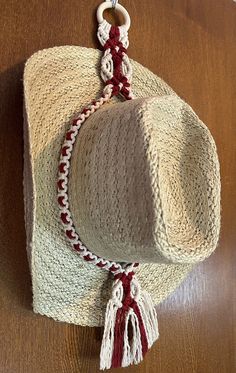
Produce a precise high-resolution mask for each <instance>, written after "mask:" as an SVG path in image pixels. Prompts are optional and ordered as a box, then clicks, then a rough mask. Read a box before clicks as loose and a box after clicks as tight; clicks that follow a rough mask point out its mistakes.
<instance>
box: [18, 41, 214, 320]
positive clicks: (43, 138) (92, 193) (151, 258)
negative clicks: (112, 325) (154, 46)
mask: <svg viewBox="0 0 236 373" xmlns="http://www.w3.org/2000/svg"><path fill="white" fill-rule="evenodd" d="M100 58H101V54H100V52H99V51H98V50H94V49H87V48H82V47H71V46H64V47H55V48H51V49H46V50H42V51H39V52H37V53H36V54H34V55H33V56H32V57H31V58H30V59H29V60H28V61H27V63H26V67H25V72H24V93H25V107H26V115H25V171H24V187H25V211H26V229H27V247H28V252H29V258H30V265H31V273H32V284H33V307H34V311H35V312H37V313H40V314H43V315H47V316H50V317H52V318H54V319H57V320H61V321H66V322H71V323H75V324H80V325H89V326H98V325H102V324H103V321H104V310H105V305H106V302H107V300H108V298H109V290H110V281H108V274H107V273H106V272H105V271H103V270H101V269H99V268H97V267H94V266H92V265H90V263H88V262H86V261H83V260H82V259H81V258H80V257H79V256H78V254H77V253H76V252H73V250H71V245H70V243H69V242H68V241H67V239H66V237H65V234H64V231H63V228H62V224H61V221H60V217H59V208H58V202H57V188H56V182H57V172H58V171H57V170H58V161H59V153H60V149H61V145H62V143H63V139H64V136H65V133H66V130H67V129H68V127H69V122H70V120H71V118H73V117H74V116H75V114H76V113H78V112H80V111H81V109H82V108H83V107H84V106H85V105H86V104H88V103H90V101H91V99H92V98H96V97H100V95H101V92H102V88H103V83H102V82H101V80H100V77H99V66H100ZM131 63H132V67H133V80H132V89H133V92H134V94H135V96H136V97H137V99H135V100H131V101H127V102H122V101H121V100H120V99H118V98H117V97H113V98H112V99H111V100H110V102H109V103H107V104H105V105H104V107H102V108H101V109H99V110H98V111H97V112H96V113H94V114H93V115H92V116H91V117H90V118H88V119H87V121H86V123H85V124H84V127H83V128H82V129H81V131H80V136H79V139H76V143H75V146H74V151H73V157H72V164H71V178H70V184H69V190H70V195H71V197H70V198H71V211H72V214H73V219H74V221H75V224H76V228H77V229H78V231H79V232H80V236H81V239H82V241H83V242H84V243H85V244H86V246H87V247H89V249H90V250H91V251H94V252H95V253H96V254H97V255H100V256H103V257H106V258H108V259H112V260H116V261H122V262H130V261H138V262H141V263H142V264H140V267H139V268H138V270H137V277H138V279H139V282H140V283H141V285H142V287H143V288H145V289H146V290H147V291H149V293H150V294H151V295H152V297H153V300H154V302H155V303H156V304H157V303H159V302H161V301H162V300H163V299H164V298H166V297H167V295H168V294H169V293H170V292H171V291H173V290H174V289H175V288H176V287H177V286H178V285H179V283H180V282H181V281H182V280H183V278H184V277H185V276H186V274H187V273H188V272H189V271H190V269H191V267H192V263H196V262H198V261H200V260H203V259H204V258H206V257H208V256H209V255H210V254H211V252H212V251H213V250H214V249H215V247H216V244H217V240H218V236H219V228H220V176H219V163H218V158H217V153H216V147H215V144H214V141H213V139H212V136H211V134H210V132H209V130H208V129H207V127H206V126H205V125H204V124H203V123H202V122H201V121H200V119H199V118H198V117H197V116H196V114H195V113H194V112H193V110H192V109H191V108H190V107H189V106H188V105H187V104H186V103H185V102H184V101H182V100H181V99H180V98H179V97H178V96H177V95H176V94H175V93H174V92H173V91H172V89H171V88H170V87H169V86H167V84H165V83H164V82H163V81H162V80H161V79H160V78H158V77H157V76H155V75H154V74H153V73H152V72H150V71H149V70H148V69H146V68H144V67H143V66H141V65H140V64H138V63H137V62H134V61H131Z"/></svg>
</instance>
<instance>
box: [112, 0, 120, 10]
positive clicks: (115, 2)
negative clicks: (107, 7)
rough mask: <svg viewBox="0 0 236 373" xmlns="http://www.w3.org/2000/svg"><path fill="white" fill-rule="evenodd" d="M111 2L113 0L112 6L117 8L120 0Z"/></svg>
mask: <svg viewBox="0 0 236 373" xmlns="http://www.w3.org/2000/svg"><path fill="white" fill-rule="evenodd" d="M111 2H112V8H115V7H116V5H117V3H118V0H111Z"/></svg>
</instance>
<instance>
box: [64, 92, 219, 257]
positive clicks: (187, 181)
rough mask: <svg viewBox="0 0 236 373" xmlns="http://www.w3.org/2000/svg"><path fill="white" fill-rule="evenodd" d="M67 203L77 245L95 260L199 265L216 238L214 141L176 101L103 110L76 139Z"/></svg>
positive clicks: (144, 102) (163, 99) (171, 97)
mask: <svg viewBox="0 0 236 373" xmlns="http://www.w3.org/2000/svg"><path fill="white" fill-rule="evenodd" d="M212 186H213V189H212ZM69 199H70V206H71V211H72V215H73V221H74V222H75V226H76V228H77V231H78V232H80V236H81V239H82V242H84V243H85V244H86V245H87V246H88V247H89V248H90V250H91V251H93V252H95V253H96V254H98V255H99V256H102V257H105V258H108V259H112V260H118V261H131V262H132V261H137V260H138V261H139V262H144V263H146V262H150V263H153V262H157V263H158V262H159V263H160V262H168V261H170V262H172V263H195V262H198V261H199V260H203V259H205V258H206V257H207V256H209V255H210V254H211V252H212V251H213V250H214V249H215V247H216V244H217V239H218V234H219V226H220V224H219V215H220V214H219V165H218V160H217V154H216V149H215V144H214V141H213V139H212V137H211V135H210V133H209V130H208V129H207V128H206V126H205V125H204V124H203V123H202V122H201V121H200V120H199V118H198V117H197V116H196V114H195V113H194V112H193V110H192V109H191V108H190V107H189V105H187V104H186V103H185V102H183V101H182V100H181V99H180V98H179V97H177V96H176V95H165V96H162V97H161V98H160V97H151V98H145V99H136V100H132V101H127V102H125V103H118V104H116V105H113V106H112V108H111V107H110V106H109V105H105V106H104V107H103V108H101V109H100V110H98V111H97V112H96V113H95V114H93V115H92V116H91V118H89V119H88V120H87V122H86V123H85V125H84V126H83V128H82V129H81V131H80V135H79V136H78V137H77V141H76V144H75V146H74V150H73V153H72V163H71V174H70V183H69Z"/></svg>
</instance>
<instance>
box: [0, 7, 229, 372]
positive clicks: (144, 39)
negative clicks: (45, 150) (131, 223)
mask: <svg viewBox="0 0 236 373" xmlns="http://www.w3.org/2000/svg"><path fill="white" fill-rule="evenodd" d="M100 1H101V0H96V1H95V0H91V1H88V0H86V1H85V0H83V1H82V0H81V1H79V0H65V1H59V0H50V1H48V0H41V1H38V0H21V1H16V0H8V1H4V0H0V17H1V19H0V21H1V22H0V48H1V58H0V67H1V71H0V74H1V75H0V95H1V96H0V100H1V106H0V108H1V109H0V126H1V127H0V129H1V135H0V154H1V178H0V179H1V182H0V189H1V192H0V214H1V215H0V217H1V222H0V281H1V286H0V296H1V298H0V308H1V315H0V331H1V332H0V373H49V372H50V373H54V372H55V373H95V372H98V371H99V370H98V355H99V347H100V341H101V330H100V329H99V328H95V329H91V328H83V327H77V326H74V325H69V324H65V323H58V322H55V321H53V320H51V319H48V318H47V317H42V316H39V315H35V314H33V312H32V309H31V302H32V294H31V283H30V273H29V269H28V263H27V258H26V251H25V230H24V211H23V191H22V167H23V158H22V150H23V141H22V121H23V119H22V99H23V91H22V73H23V67H24V62H25V60H26V59H27V58H28V57H29V56H30V55H31V54H32V53H34V52H35V51H37V50H39V49H42V48H48V47H52V46H55V45H57V46H58V45H66V44H67V45H70V44H74V45H82V46H87V47H97V46H98V43H97V41H96V36H95V33H96V27H97V26H96V19H95V10H96V7H97V5H98V4H99V3H100ZM121 3H122V5H124V6H125V7H126V8H127V9H128V11H129V13H130V16H131V19H132V27H131V29H130V33H129V36H130V48H129V56H130V57H132V58H134V59H135V60H137V61H139V62H140V63H142V64H143V65H144V66H147V67H148V68H149V69H151V70H152V71H153V72H155V73H156V74H157V75H159V76H160V77H162V78H163V79H164V80H165V81H166V82H167V83H169V84H170V85H171V86H172V87H173V89H174V90H175V91H176V92H177V93H178V94H179V95H180V96H181V97H182V98H184V99H185V100H186V101H187V102H188V103H189V104H190V105H191V106H192V107H193V109H194V110H195V111H196V112H197V114H198V115H199V116H200V118H201V119H202V120H203V121H204V122H205V123H206V124H207V125H208V127H209V128H210V130H211V132H212V134H213V136H214V138H215V141H216V143H217V146H218V153H219V157H220V162H221V177H222V231H221V239H220V244H219V247H218V249H217V251H216V253H215V254H214V255H212V257H211V258H210V259H209V260H207V261H205V262H204V263H202V264H200V265H198V266H196V267H195V269H194V271H193V272H192V273H191V275H190V276H188V278H187V279H186V281H185V282H184V283H183V284H182V286H180V287H179V288H178V289H177V290H176V292H175V293H174V294H173V295H171V296H170V297H169V298H168V299H167V300H166V301H165V302H164V303H163V304H161V305H159V306H158V315H159V323H160V334H161V337H160V340H159V341H158V343H156V345H155V347H154V348H153V349H152V350H151V351H150V352H149V353H148V355H147V357H146V359H145V361H144V362H143V363H142V364H140V365H139V366H135V367H132V368H127V369H126V370H125V371H127V372H133V373H134V372H140V373H144V372H145V373H147V372H148V373H178V372H179V373H193V372H194V373H233V372H235V371H236V367H235V366H234V359H235V345H234V343H235V339H234V336H235V335H234V331H235V329H234V328H233V327H234V321H235V313H234V312H233V306H234V307H235V292H234V288H235V255H234V251H235V246H236V212H235V211H236V186H235V182H236V146H235V143H236V104H235V102H236V3H235V2H234V1H233V0H148V1H145V0H133V1H132V0H122V1H121ZM108 18H109V19H110V20H111V19H112V18H113V19H114V16H110V15H108ZM115 18H117V16H115ZM118 19H119V17H118ZM120 371H122V370H116V372H117V373H118V372H120Z"/></svg>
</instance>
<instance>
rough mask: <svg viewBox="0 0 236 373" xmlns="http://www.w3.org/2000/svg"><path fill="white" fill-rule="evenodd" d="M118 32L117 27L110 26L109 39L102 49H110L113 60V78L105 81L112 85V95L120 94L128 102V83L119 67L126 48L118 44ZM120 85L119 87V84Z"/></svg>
mask: <svg viewBox="0 0 236 373" xmlns="http://www.w3.org/2000/svg"><path fill="white" fill-rule="evenodd" d="M119 39H120V30H119V27H118V26H111V29H110V33H109V39H108V40H107V42H106V43H105V45H104V47H103V48H104V49H105V50H106V49H108V48H109V49H110V51H111V52H110V53H111V55H112V60H113V77H112V78H111V79H109V80H107V81H106V84H112V86H113V88H112V95H113V96H116V95H118V94H119V93H121V94H122V95H123V96H124V97H125V98H126V99H127V100H130V99H131V97H130V95H129V90H128V89H127V88H128V87H130V83H129V82H128V80H127V78H126V77H125V76H124V75H123V74H122V71H121V66H122V62H123V55H124V54H126V48H125V47H124V46H123V44H122V43H121V42H120V40H119ZM120 83H121V84H122V86H121V87H120V86H119V84H120Z"/></svg>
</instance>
